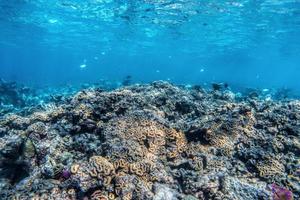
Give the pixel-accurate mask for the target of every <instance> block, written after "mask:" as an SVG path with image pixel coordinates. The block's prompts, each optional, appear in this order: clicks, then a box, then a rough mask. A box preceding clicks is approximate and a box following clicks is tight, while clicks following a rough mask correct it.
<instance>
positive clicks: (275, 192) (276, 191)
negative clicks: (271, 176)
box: [270, 183, 293, 200]
mask: <svg viewBox="0 0 300 200" xmlns="http://www.w3.org/2000/svg"><path fill="white" fill-rule="evenodd" d="M270 188H271V191H272V198H273V200H293V193H292V192H291V191H289V190H288V189H287V188H284V187H280V186H278V185H276V184H274V183H273V184H272V185H271V186H270Z"/></svg>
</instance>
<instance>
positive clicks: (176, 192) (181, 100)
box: [0, 82, 300, 200]
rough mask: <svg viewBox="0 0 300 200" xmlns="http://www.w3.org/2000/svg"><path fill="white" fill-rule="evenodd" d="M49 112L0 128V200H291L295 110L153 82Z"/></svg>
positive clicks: (93, 92) (299, 126) (299, 146)
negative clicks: (280, 197)
mask: <svg viewBox="0 0 300 200" xmlns="http://www.w3.org/2000/svg"><path fill="white" fill-rule="evenodd" d="M47 108H48V109H47V110H41V111H37V112H34V113H32V114H30V115H26V116H18V115H15V114H10V115H6V116H5V117H3V119H1V120H0V199H101V200H102V199H103V200H104V199H154V200H165V199H166V200H169V199H170V200H172V199H185V200H193V199H220V200H221V199H222V200H224V199H228V200H234V199H243V200H252V199H270V198H272V197H273V198H274V197H276V195H278V194H277V193H276V189H278V188H280V192H282V191H284V192H286V193H285V194H283V195H286V197H287V199H288V198H290V199H291V198H292V197H291V195H293V197H294V199H298V198H299V194H300V193H299V191H300V185H299V176H300V171H299V164H300V163H299V154H300V141H299V138H300V102H299V101H296V100H293V101H276V102H274V101H265V100H259V99H257V98H242V99H237V98H236V97H235V95H234V93H232V92H230V91H219V90H215V91H205V90H203V89H201V88H199V87H195V88H192V89H184V88H180V87H176V86H174V85H171V84H169V83H165V82H154V83H152V84H150V85H134V86H129V87H124V88H120V89H117V90H114V91H110V92H106V91H103V90H97V89H90V90H83V91H81V92H79V93H77V94H76V95H75V96H73V97H71V98H68V99H66V100H64V101H63V102H61V103H60V104H56V105H52V106H49V107H47ZM271 184H273V185H271ZM270 185H271V186H270ZM272 186H273V188H272ZM275 186H276V187H275Z"/></svg>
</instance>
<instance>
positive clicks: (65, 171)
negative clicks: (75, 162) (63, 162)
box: [61, 169, 71, 179]
mask: <svg viewBox="0 0 300 200" xmlns="http://www.w3.org/2000/svg"><path fill="white" fill-rule="evenodd" d="M61 176H62V178H64V179H68V178H70V176H71V172H70V171H69V170H67V169H64V170H63V171H62V173H61Z"/></svg>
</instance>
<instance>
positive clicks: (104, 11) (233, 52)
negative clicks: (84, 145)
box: [0, 0, 300, 91]
mask: <svg viewBox="0 0 300 200" xmlns="http://www.w3.org/2000/svg"><path fill="white" fill-rule="evenodd" d="M0 30H1V31H0V77H1V78H3V79H5V80H9V81H17V82H20V83H24V84H26V85H32V86H41V85H45V86H46V85H51V86H56V85H64V84H82V83H93V82H97V81H99V80H101V79H105V80H111V81H122V79H123V78H124V77H126V76H128V75H130V76H132V79H133V81H134V82H142V83H144V82H150V81H154V80H168V81H170V82H174V83H181V84H208V83H211V82H227V83H228V84H229V85H231V86H232V87H237V88H238V87H242V88H243V87H259V88H290V89H293V90H295V91H297V90H298V91H300V81H299V77H300V1H299V0H202V1H199V0H140V1H131V0H85V1H83V0H51V1H49V0H0Z"/></svg>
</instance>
